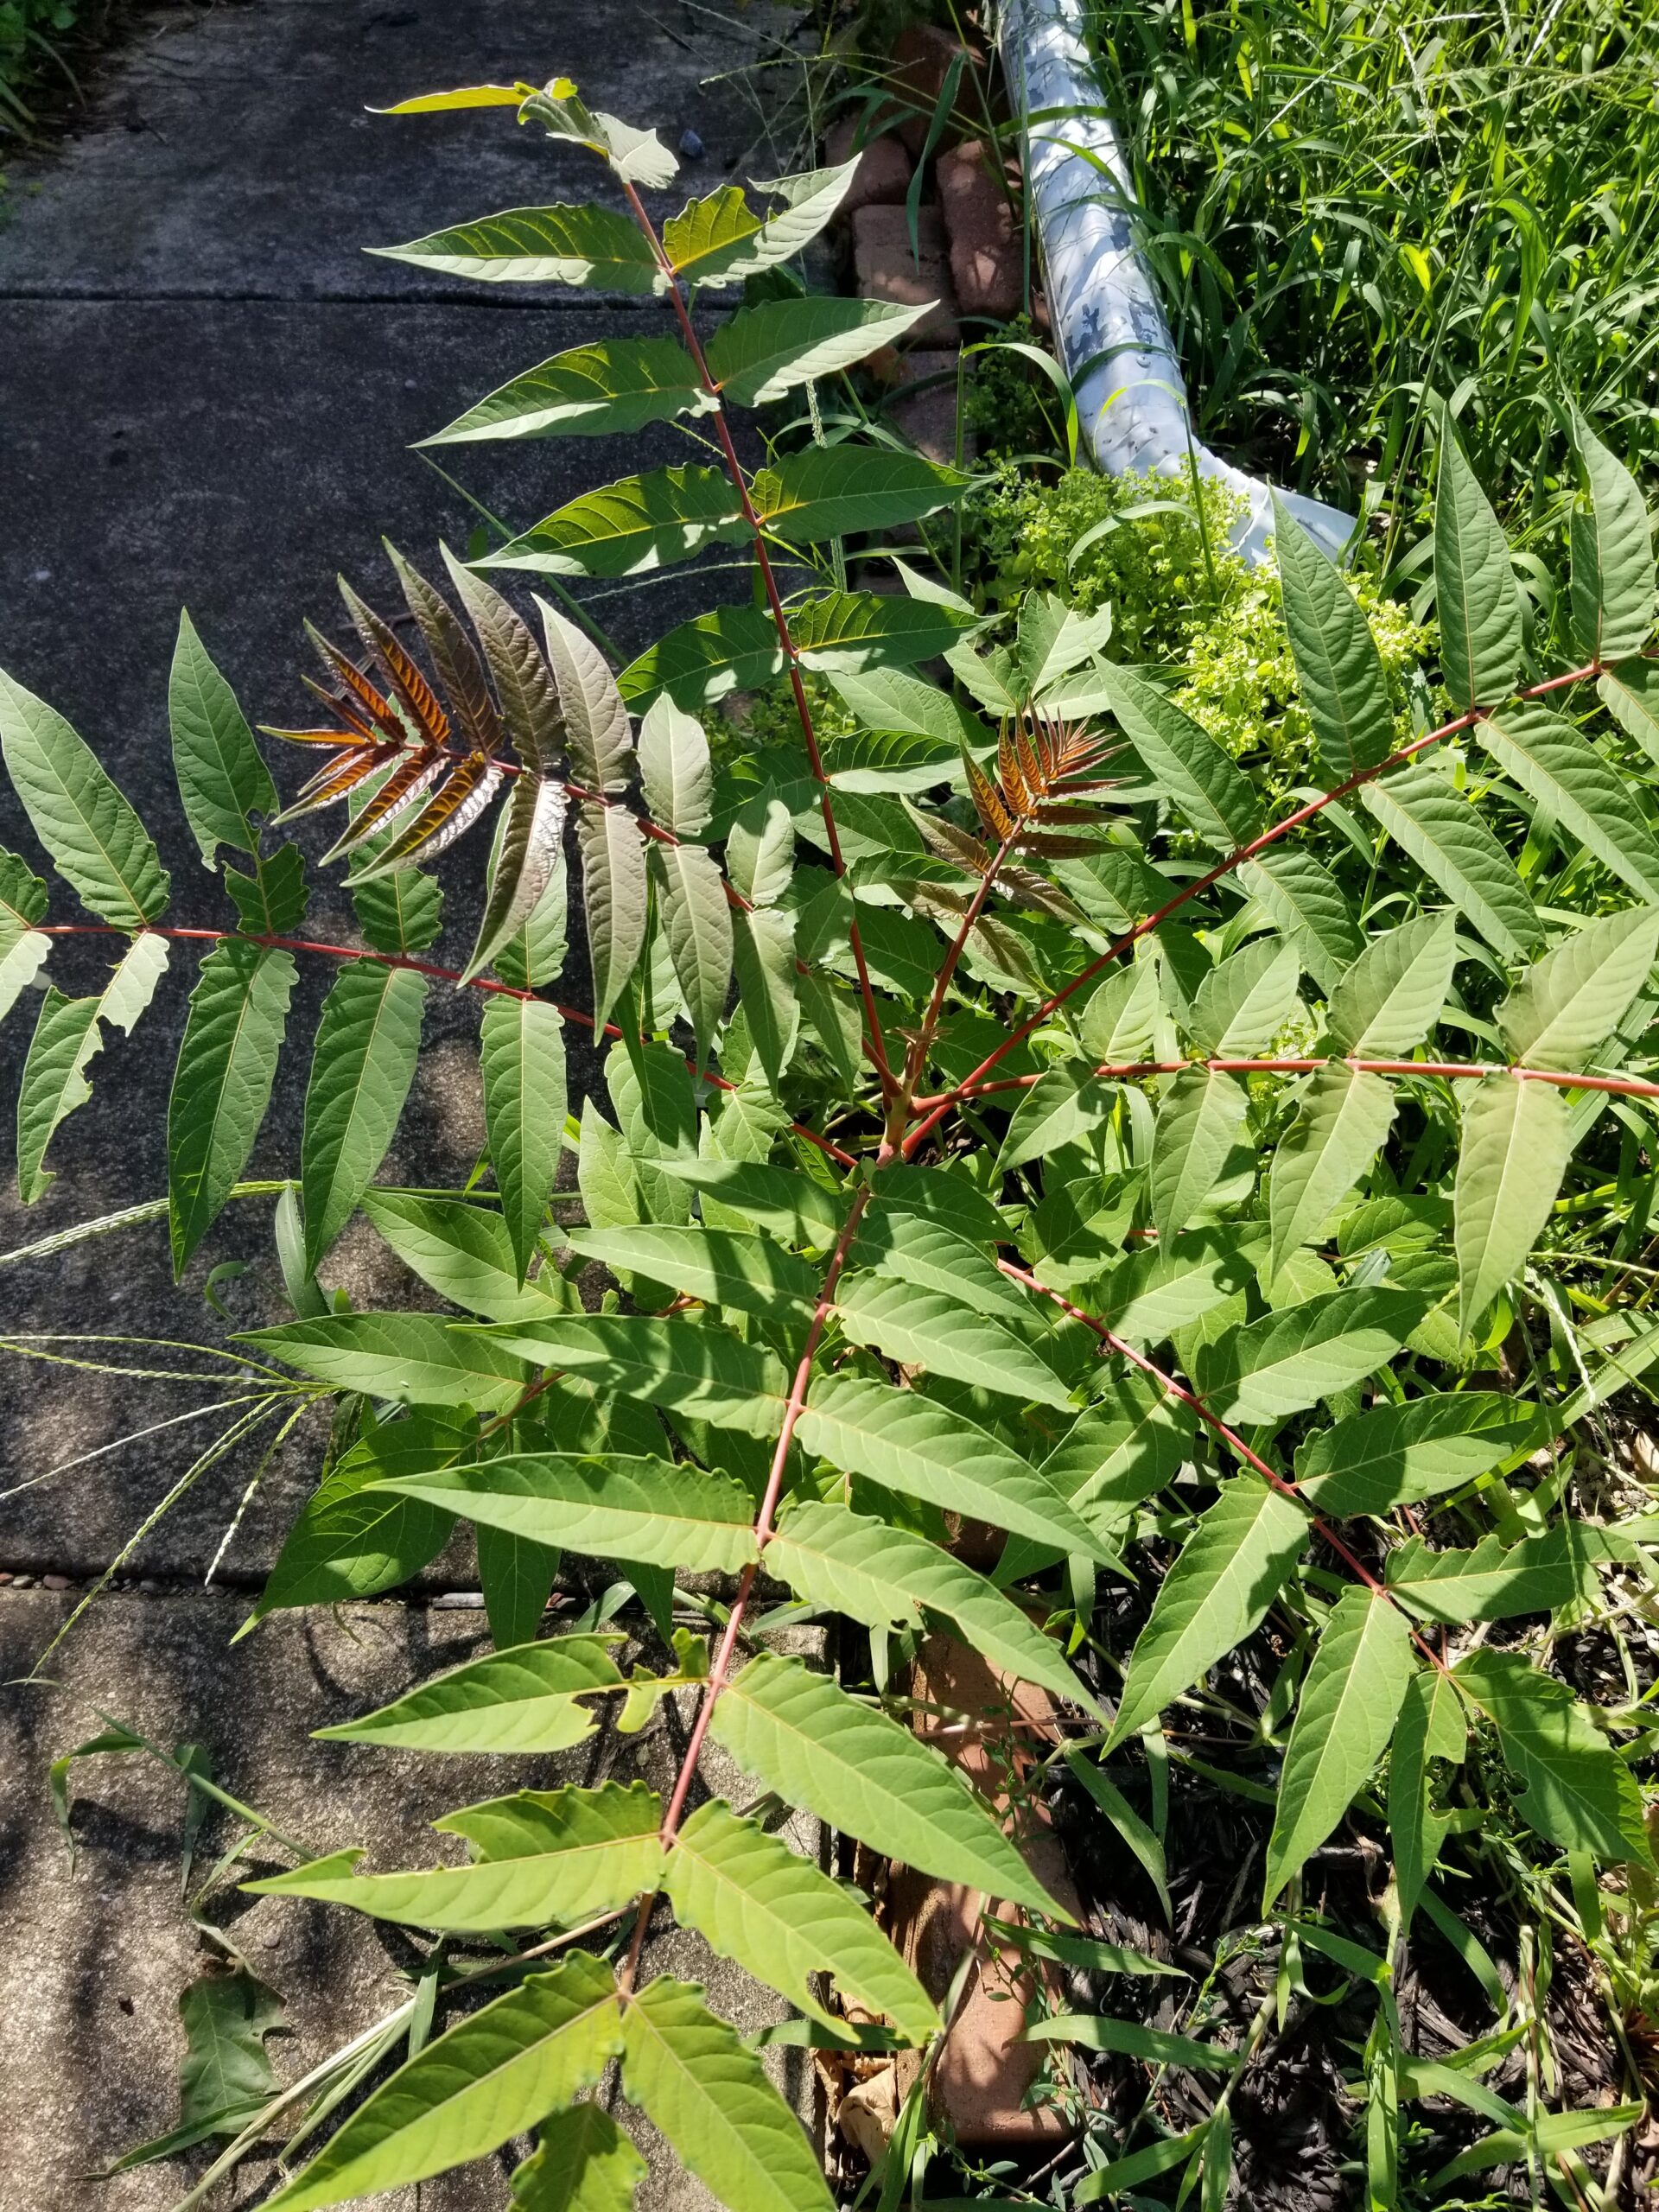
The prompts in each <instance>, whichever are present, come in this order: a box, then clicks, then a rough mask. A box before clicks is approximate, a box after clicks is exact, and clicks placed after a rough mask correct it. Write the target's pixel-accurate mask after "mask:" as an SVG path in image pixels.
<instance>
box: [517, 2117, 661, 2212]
mask: <svg viewBox="0 0 1659 2212" xmlns="http://www.w3.org/2000/svg"><path fill="white" fill-rule="evenodd" d="M648 2171H650V2170H649V2168H648V2167H647V2166H646V2164H645V2160H644V2159H643V2158H641V2157H640V2155H639V2152H638V2151H637V2150H635V2148H634V2146H633V2144H632V2141H631V2139H629V2138H628V2137H627V2136H626V2135H625V2134H624V2133H622V2131H621V2129H620V2127H619V2126H617V2124H616V2122H615V2121H614V2120H613V2119H612V2118H611V2115H610V2114H609V2113H607V2111H606V2109H605V2107H604V2106H603V2105H601V2104H595V2103H594V2101H593V2100H592V2099H591V2098H589V2099H588V2100H587V2101H584V2102H583V2103H582V2104H579V2105H572V2106H571V2107H570V2109H569V2111H568V2112H559V2113H554V2114H553V2115H552V2117H551V2118H550V2119H549V2120H543V2122H542V2124H541V2126H540V2127H539V2128H538V2129H537V2146H536V2148H535V2150H534V2151H533V2152H531V2155H530V2157H529V2158H526V2159H525V2161H524V2164H523V2165H522V2166H520V2167H518V2169H517V2170H516V2171H515V2172H514V2174H513V2177H512V2206H511V2208H510V2212H632V2208H633V2197H634V2191H635V2190H637V2189H638V2188H639V2184H640V2183H641V2182H642V2181H644V2180H645V2176H646V2174H647V2172H648Z"/></svg>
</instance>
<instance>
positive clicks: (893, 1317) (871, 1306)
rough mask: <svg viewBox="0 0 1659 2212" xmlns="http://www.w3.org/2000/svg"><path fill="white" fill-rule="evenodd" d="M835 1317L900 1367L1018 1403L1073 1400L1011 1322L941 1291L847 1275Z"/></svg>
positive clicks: (1047, 1403)
mask: <svg viewBox="0 0 1659 2212" xmlns="http://www.w3.org/2000/svg"><path fill="white" fill-rule="evenodd" d="M1032 1311H1033V1319H1034V1318H1035V1313H1036V1309H1035V1308H1034V1307H1033V1309H1032ZM836 1319H838V1320H839V1321H840V1323H841V1326H842V1332H843V1334H845V1335H846V1336H847V1337H848V1338H850V1339H851V1341H852V1342H853V1343H854V1344H874V1346H875V1347H876V1349H877V1350H878V1351H881V1352H884V1353H885V1354H886V1355H887V1357H888V1358H889V1359H895V1360H899V1361H900V1362H902V1363H904V1364H905V1365H906V1366H909V1367H922V1368H925V1369H927V1370H928V1371H929V1372H930V1373H931V1374H934V1375H943V1376H950V1378H951V1379H953V1380H954V1381H956V1382H958V1383H973V1384H975V1385H976V1387H978V1388H981V1389H988V1390H997V1391H1001V1393H1003V1394H1004V1395H1006V1396H1008V1397H1011V1398H1018V1399H1020V1400H1021V1401H1024V1402H1029V1401H1033V1400H1034V1401H1035V1402H1037V1403H1038V1404H1039V1405H1045V1406H1063V1407H1069V1406H1070V1405H1071V1392H1070V1391H1069V1390H1068V1389H1066V1386H1065V1383H1063V1382H1062V1381H1061V1380H1060V1378H1059V1376H1058V1375H1056V1373H1055V1372H1054V1370H1053V1369H1052V1367H1050V1366H1048V1365H1047V1364H1046V1362H1045V1361H1044V1360H1043V1358H1042V1357H1041V1356H1040V1354H1039V1352H1038V1351H1035V1350H1034V1349H1033V1346H1032V1345H1031V1344H1029V1343H1028V1342H1027V1340H1026V1338H1025V1337H1024V1336H1023V1335H1018V1334H1016V1333H1015V1332H1014V1328H1013V1326H1012V1325H1009V1324H1008V1323H1006V1322H1003V1321H1001V1320H996V1319H993V1318H992V1317H991V1316H990V1315H989V1314H986V1313H975V1312H974V1311H973V1310H972V1309H971V1308H970V1307H969V1306H962V1305H959V1304H958V1303H957V1301H956V1300H954V1299H952V1298H950V1297H948V1296H946V1295H944V1294H942V1293H941V1292H938V1291H931V1290H915V1289H912V1287H910V1286H909V1285H907V1284H906V1283H903V1282H898V1281H893V1279H892V1278H891V1277H890V1276H887V1275H879V1274H854V1275H849V1276H845V1277H843V1278H842V1282H841V1284H840V1286H839V1289H838V1294H837V1297H836Z"/></svg>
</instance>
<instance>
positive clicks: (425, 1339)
mask: <svg viewBox="0 0 1659 2212" xmlns="http://www.w3.org/2000/svg"><path fill="white" fill-rule="evenodd" d="M238 1343H242V1344H254V1345H257V1346H260V1347H263V1349H264V1351H268V1352H270V1353H273V1354H274V1355H275V1356H276V1357H277V1358H278V1359H281V1360H285V1361H286V1362H287V1363H288V1364H289V1366H290V1367H297V1368H298V1369H299V1370H300V1372H301V1373H302V1375H312V1376H315V1377H316V1379H317V1380H318V1382H320V1383H324V1384H326V1385H327V1388H328V1389H331V1390H360V1391H361V1392H362V1393H363V1395H364V1396H365V1397H369V1398H396V1399H397V1400H399V1401H400V1402H403V1403H404V1404H405V1405H416V1406H472V1407H474V1408H475V1409H476V1410H477V1411H479V1412H480V1413H506V1412H508V1411H510V1410H511V1408H512V1407H513V1406H515V1405H516V1404H517V1403H518V1400H519V1398H520V1397H521V1396H522V1395H523V1394H524V1389H525V1388H526V1386H527V1385H528V1383H529V1382H530V1380H531V1376H530V1371H529V1370H528V1369H527V1368H526V1367H525V1366H524V1363H523V1361H522V1360H518V1359H515V1358H514V1357H512V1353H511V1352H510V1351H507V1350H505V1348H504V1347H503V1346H501V1345H499V1344H492V1343H491V1341H490V1340H489V1338H487V1337H486V1336H485V1335H483V1334H482V1333H481V1332H477V1331H474V1330H467V1329H458V1328H452V1327H451V1326H450V1325H449V1324H448V1322H447V1321H446V1320H445V1319H443V1317H442V1315H441V1314H436V1313H328V1314H325V1315H323V1316H321V1318H320V1319H316V1320H315V1321H284V1322H283V1323H282V1324H281V1325H279V1326H278V1327H277V1328H274V1329H248V1330H245V1331H244V1332H242V1333H241V1335H240V1336H239V1337H238Z"/></svg>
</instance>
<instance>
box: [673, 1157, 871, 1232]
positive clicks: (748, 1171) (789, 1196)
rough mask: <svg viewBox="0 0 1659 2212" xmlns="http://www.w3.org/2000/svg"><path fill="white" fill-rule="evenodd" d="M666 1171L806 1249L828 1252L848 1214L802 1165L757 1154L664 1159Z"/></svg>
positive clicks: (840, 1203) (767, 1230)
mask: <svg viewBox="0 0 1659 2212" xmlns="http://www.w3.org/2000/svg"><path fill="white" fill-rule="evenodd" d="M662 1164H663V1170H664V1173H665V1174H669V1175H671V1176H673V1178H674V1179H675V1180H676V1181H677V1182H681V1183H689V1184H690V1185H691V1187H692V1189H693V1190H694V1191H702V1192H707V1193H708V1195H709V1197H710V1198H713V1199H715V1201H716V1203H717V1204H718V1205H722V1206H727V1207H729V1208H730V1209H731V1211H733V1212H734V1213H740V1214H742V1215H743V1216H744V1217H745V1218H746V1219H747V1220H750V1221H753V1222H754V1223H756V1224H758V1225H759V1226H760V1228H761V1229H764V1230H766V1234H767V1235H768V1236H776V1237H779V1239H781V1241H782V1242H783V1243H785V1244H794V1245H798V1246H800V1247H801V1248H802V1249H804V1250H806V1251H818V1252H827V1251H828V1250H829V1248H830V1246H831V1245H832V1244H833V1243H835V1241H836V1236H837V1234H838V1233H839V1231H840V1229H841V1225H842V1221H843V1219H844V1218H845V1217H846V1211H847V1209H846V1205H845V1204H844V1203H843V1202H842V1200H841V1199H840V1198H838V1197H837V1196H836V1195H835V1194H834V1193H832V1192H829V1191H826V1190H825V1189H824V1187H823V1184H822V1183H815V1182H814V1181H813V1179H812V1178H811V1177H810V1175H806V1174H804V1173H802V1172H801V1170H800V1169H799V1168H798V1167H779V1166H772V1165H769V1164H768V1163H767V1162H766V1161H764V1160H683V1159H681V1160H664V1162H663V1163H662Z"/></svg>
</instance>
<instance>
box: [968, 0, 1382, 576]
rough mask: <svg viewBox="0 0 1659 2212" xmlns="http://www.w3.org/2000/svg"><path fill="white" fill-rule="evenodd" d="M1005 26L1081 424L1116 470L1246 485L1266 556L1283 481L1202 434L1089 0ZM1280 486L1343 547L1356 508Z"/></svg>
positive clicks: (1018, 9) (1007, 14) (1246, 547)
mask: <svg viewBox="0 0 1659 2212" xmlns="http://www.w3.org/2000/svg"><path fill="white" fill-rule="evenodd" d="M1000 32H1001V54H1002V67H1003V73H1004V74H1005V76H1006V77H1007V82H1008V85H1009V86H1010V88H1011V91H1012V93H1013V96H1014V99H1016V101H1017V104H1018V112H1019V115H1020V128H1021V131H1022V133H1023V136H1024V139H1025V147H1024V154H1025V175H1026V189H1027V192H1028V193H1029V194H1031V200H1032V206H1033V209H1034V210H1035V213H1036V219H1037V229H1038V234H1039V237H1040V238H1041V240H1042V247H1043V264H1044V269H1045V271H1046V292H1047V297H1048V308H1049V314H1050V315H1051V317H1052V321H1053V326H1054V337H1055V342H1056V344H1057V346H1058V349H1059V355H1060V360H1061V364H1062V365H1063V366H1064V368H1065V372H1066V375H1067V377H1068V378H1069V379H1070V380H1071V388H1072V391H1073V394H1074V396H1075V398H1076V401H1077V421H1078V427H1079V429H1080V430H1081V431H1082V434H1083V435H1084V437H1085V438H1086V439H1087V440H1088V442H1089V446H1090V450H1091V451H1092V453H1093V454H1094V457H1095V460H1096V463H1097V464H1098V465H1099V467H1101V468H1103V470H1105V471H1106V473H1107V474H1109V475H1112V476H1123V475H1129V474H1136V475H1142V476H1146V475H1151V474H1154V472H1155V473H1159V474H1171V473H1178V474H1183V475H1184V474H1186V473H1187V471H1188V470H1189V469H1190V468H1191V467H1193V466H1195V465H1196V467H1197V468H1198V474H1200V475H1201V476H1208V477H1212V478H1214V479H1215V480H1217V482H1218V483H1222V484H1225V485H1227V486H1229V487H1230V489H1231V490H1232V491H1234V492H1236V493H1239V494H1240V495H1241V496H1242V497H1243V499H1244V500H1245V501H1246V503H1247V504H1246V512H1244V514H1243V516H1242V517H1241V518H1240V520H1239V521H1238V523H1237V524H1236V525H1235V528H1234V531H1233V545H1234V550H1236V552H1238V553H1239V554H1240V555H1242V556H1243V558H1244V559H1245V560H1247V561H1249V563H1251V564H1252V565H1253V566H1258V565H1260V564H1261V563H1262V562H1264V561H1265V560H1266V559H1267V557H1268V552H1267V544H1268V537H1269V536H1270V534H1271V532H1272V529H1273V506H1272V493H1271V489H1270V487H1269V486H1268V485H1266V484H1264V483H1263V482H1262V480H1261V479H1260V478H1259V477H1255V476H1247V475H1246V474H1244V472H1243V470H1242V469H1238V468H1235V467H1233V466H1232V464H1231V462H1230V461H1223V460H1222V459H1221V458H1220V456H1219V455H1218V454H1213V453H1211V451H1210V450H1209V448H1207V447H1205V446H1201V445H1199V444H1198V442H1197V441H1196V439H1194V437H1193V436H1192V429H1191V424H1190V416H1189V410H1188V407H1187V398H1186V385H1185V379H1184V378H1183V377H1182V374H1181V365H1180V363H1179V360H1178V359H1176V355H1175V348H1174V345H1173V340H1171V338H1170V334H1169V325H1168V323H1167V321H1166V320H1165V316H1164V310H1163V306H1162V303H1161V302H1160V300H1159V297H1158V295H1157V292H1156V290H1155V289H1154V284H1153V280H1152V272H1151V271H1150V270H1149V269H1148V268H1147V264H1146V262H1145V261H1144V260H1143V258H1142V257H1141V252H1140V250H1139V248H1138V247H1137V246H1136V245H1135V229H1134V222H1133V219H1132V214H1131V210H1132V207H1133V205H1134V201H1133V194H1132V192H1131V189H1130V184H1129V170H1128V162H1126V161H1125V159H1124V156H1123V149H1122V144H1121V143H1120V141H1119V138H1118V135H1117V132H1116V130H1115V129H1114V128H1113V126H1112V124H1111V123H1110V122H1109V120H1108V119H1107V118H1106V116H1105V115H1104V114H1103V111H1102V108H1101V93H1100V86H1099V82H1098V79H1097V78H1096V73H1095V69H1094V65H1093V63H1092V61H1091V60H1090V54H1089V49H1088V48H1087V46H1086V45H1085V44H1084V37H1083V23H1082V9H1081V6H1080V4H1079V0H1003V5H1002V10H1001V25H1000ZM1091 156H1092V158H1090V157H1091ZM1280 497H1281V499H1283V500H1284V502H1285V504H1286V505H1287V507H1289V509H1290V511H1291V512H1292V513H1293V514H1294V516H1295V518H1296V519H1297V521H1298V522H1300V524H1302V527H1303V528H1304V529H1305V530H1306V531H1307V532H1308V534H1309V535H1310V536H1311V537H1313V539H1314V540H1315V542H1316V543H1319V545H1321V546H1323V547H1324V549H1325V551H1326V552H1327V553H1329V554H1330V555H1331V556H1332V558H1333V559H1335V558H1336V557H1338V556H1339V555H1340V554H1341V552H1342V550H1343V549H1344V546H1345V545H1346V544H1347V543H1348V540H1349V538H1350V537H1351V535H1352V533H1353V528H1354V524H1353V521H1352V519H1351V517H1349V516H1347V515H1344V514H1342V513H1340V512H1338V510H1337V509H1336V508H1335V507H1328V506H1326V505H1324V504H1323V502H1322V501H1320V500H1318V499H1306V498H1305V497H1304V496H1303V494H1302V493H1300V492H1281V493H1280Z"/></svg>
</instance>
